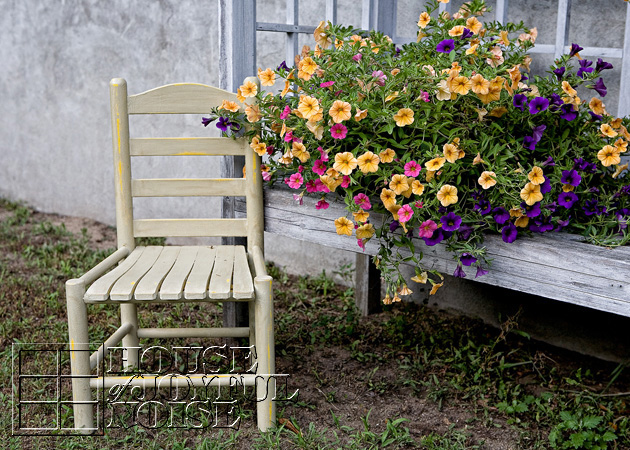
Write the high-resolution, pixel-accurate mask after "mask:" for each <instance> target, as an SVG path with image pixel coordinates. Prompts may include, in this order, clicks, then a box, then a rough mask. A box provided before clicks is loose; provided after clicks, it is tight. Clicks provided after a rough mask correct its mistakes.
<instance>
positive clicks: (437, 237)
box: [422, 228, 446, 247]
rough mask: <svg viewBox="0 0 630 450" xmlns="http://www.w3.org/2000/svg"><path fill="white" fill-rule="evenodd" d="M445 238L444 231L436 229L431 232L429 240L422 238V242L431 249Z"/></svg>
mask: <svg viewBox="0 0 630 450" xmlns="http://www.w3.org/2000/svg"><path fill="white" fill-rule="evenodd" d="M445 238H446V236H445V235H444V231H443V230H442V228H438V229H437V230H435V231H434V232H433V235H432V236H431V237H430V238H427V237H423V238H422V240H423V241H424V243H425V244H427V245H428V246H429V247H433V246H434V245H437V244H439V243H440V242H442V241H443V240H444V239H445Z"/></svg>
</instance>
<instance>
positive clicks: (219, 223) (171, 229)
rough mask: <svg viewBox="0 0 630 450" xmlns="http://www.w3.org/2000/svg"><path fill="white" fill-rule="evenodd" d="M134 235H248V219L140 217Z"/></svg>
mask: <svg viewBox="0 0 630 450" xmlns="http://www.w3.org/2000/svg"><path fill="white" fill-rule="evenodd" d="M133 229H134V236H136V237H155V236H191V237H202V236H208V237H214V236H221V237H223V236H226V237H229V236H247V219H138V220H134V221H133Z"/></svg>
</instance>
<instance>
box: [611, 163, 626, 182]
mask: <svg viewBox="0 0 630 450" xmlns="http://www.w3.org/2000/svg"><path fill="white" fill-rule="evenodd" d="M627 168H628V163H626V164H623V165H622V164H619V165H617V168H616V169H615V172H614V173H613V174H612V177H613V178H617V177H618V176H619V175H620V174H621V172H623V171H624V170H626V169H627Z"/></svg>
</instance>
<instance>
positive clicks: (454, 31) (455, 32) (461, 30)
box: [448, 25, 464, 37]
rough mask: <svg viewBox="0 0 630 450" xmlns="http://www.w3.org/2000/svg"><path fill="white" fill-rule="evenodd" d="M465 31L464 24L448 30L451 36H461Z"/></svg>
mask: <svg viewBox="0 0 630 450" xmlns="http://www.w3.org/2000/svg"><path fill="white" fill-rule="evenodd" d="M463 33H464V25H455V26H454V27H453V28H451V29H450V30H448V34H449V36H453V37H455V36H461V35H462V34H463Z"/></svg>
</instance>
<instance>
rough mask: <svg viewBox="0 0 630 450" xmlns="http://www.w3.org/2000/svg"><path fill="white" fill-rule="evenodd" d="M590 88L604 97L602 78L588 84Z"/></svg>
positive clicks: (604, 90)
mask: <svg viewBox="0 0 630 450" xmlns="http://www.w3.org/2000/svg"><path fill="white" fill-rule="evenodd" d="M588 87H590V88H591V89H594V90H595V91H597V93H598V94H599V95H601V96H602V97H606V92H607V90H606V86H605V85H604V80H603V79H601V78H600V79H598V80H597V82H596V83H595V84H591V85H590V86H588Z"/></svg>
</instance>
